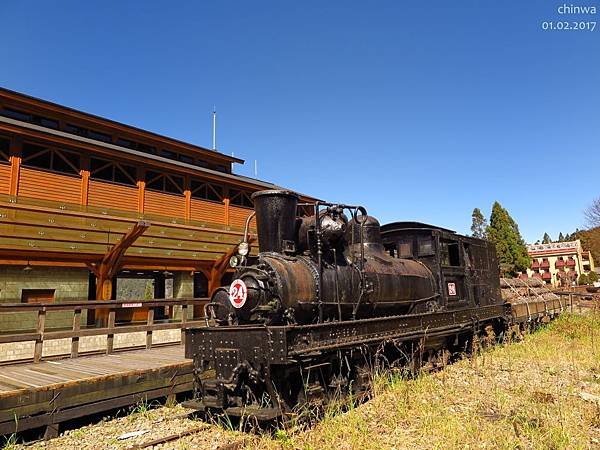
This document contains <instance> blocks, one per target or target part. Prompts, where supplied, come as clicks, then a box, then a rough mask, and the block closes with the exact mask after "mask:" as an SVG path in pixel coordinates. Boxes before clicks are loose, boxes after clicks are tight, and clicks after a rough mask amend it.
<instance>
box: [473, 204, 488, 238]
mask: <svg viewBox="0 0 600 450" xmlns="http://www.w3.org/2000/svg"><path fill="white" fill-rule="evenodd" d="M471 218H472V219H473V220H472V223H471V236H473V237H476V238H479V239H485V238H486V237H487V236H486V228H487V221H486V220H485V217H484V216H483V214H482V213H481V210H480V209H479V208H475V209H474V210H473V214H471Z"/></svg>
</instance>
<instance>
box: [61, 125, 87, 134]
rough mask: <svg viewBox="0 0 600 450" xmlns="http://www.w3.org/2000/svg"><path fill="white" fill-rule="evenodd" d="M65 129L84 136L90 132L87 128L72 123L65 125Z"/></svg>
mask: <svg viewBox="0 0 600 450" xmlns="http://www.w3.org/2000/svg"><path fill="white" fill-rule="evenodd" d="M65 131H66V132H67V133H71V134H76V135H78V136H84V137H87V134H88V130H87V128H83V127H79V126H77V125H73V124H70V123H68V124H66V125H65Z"/></svg>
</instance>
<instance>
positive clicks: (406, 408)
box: [250, 315, 600, 450]
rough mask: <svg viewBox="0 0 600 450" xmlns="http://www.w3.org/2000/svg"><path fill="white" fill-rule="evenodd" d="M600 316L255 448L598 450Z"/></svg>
mask: <svg viewBox="0 0 600 450" xmlns="http://www.w3.org/2000/svg"><path fill="white" fill-rule="evenodd" d="M599 340H600V316H598V315H588V316H576V315H565V316H563V317H561V318H560V319H559V320H557V321H555V322H554V323H552V324H551V325H550V326H548V327H547V328H545V329H542V330H540V331H538V332H536V333H535V334H532V335H529V336H527V338H526V339H525V341H523V342H518V343H513V344H511V345H506V346H497V347H495V348H493V349H491V350H489V351H486V352H484V353H482V354H481V355H479V356H478V357H477V358H475V359H473V360H472V361H471V360H463V361H460V362H458V363H456V364H453V365H452V366H450V367H448V368H447V369H445V370H444V371H441V372H438V373H435V374H431V375H422V376H420V377H418V378H417V379H410V380H409V379H403V378H401V377H395V376H393V375H390V374H388V375H387V376H380V377H378V378H377V379H376V381H375V398H374V399H373V400H372V401H370V402H368V403H366V404H364V405H362V406H360V407H358V408H355V409H351V410H350V411H348V412H346V413H339V414H335V411H333V412H332V413H330V414H328V415H327V416H326V417H325V418H324V419H323V420H322V421H321V422H320V423H319V424H318V425H317V426H316V427H315V428H313V429H311V430H304V431H294V430H281V431H280V432H279V433H277V435H276V437H275V438H271V437H267V436H263V437H260V438H257V439H255V440H253V441H251V442H250V444H251V446H253V447H256V448H281V447H284V448H306V449H313V448H314V449H322V448H335V449H338V450H342V449H355V448H361V449H362V448H365V449H368V448H373V449H382V448H386V449H387V448H396V449H401V448H439V449H448V448H507V449H508V448H532V449H538V448H552V449H554V448H557V449H558V448H594V447H598V448H600V353H599V352H600V342H598V341H599Z"/></svg>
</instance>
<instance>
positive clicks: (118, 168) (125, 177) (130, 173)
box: [90, 158, 137, 186]
mask: <svg viewBox="0 0 600 450" xmlns="http://www.w3.org/2000/svg"><path fill="white" fill-rule="evenodd" d="M90 177H91V178H94V179H97V180H105V181H113V182H115V183H121V184H127V185H130V186H135V185H136V182H137V171H136V168H135V167H133V166H129V165H127V164H121V163H118V162H114V161H107V160H104V159H99V158H90Z"/></svg>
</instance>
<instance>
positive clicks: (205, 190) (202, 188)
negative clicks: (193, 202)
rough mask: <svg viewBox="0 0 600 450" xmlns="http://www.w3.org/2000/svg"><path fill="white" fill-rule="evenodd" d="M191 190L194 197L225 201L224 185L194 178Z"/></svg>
mask: <svg viewBox="0 0 600 450" xmlns="http://www.w3.org/2000/svg"><path fill="white" fill-rule="evenodd" d="M190 188H191V189H190V190H191V193H192V197H193V198H200V199H203V200H212V201H214V202H221V201H223V187H222V186H219V185H214V184H210V183H205V182H203V181H200V180H192V181H191V186H190Z"/></svg>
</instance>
